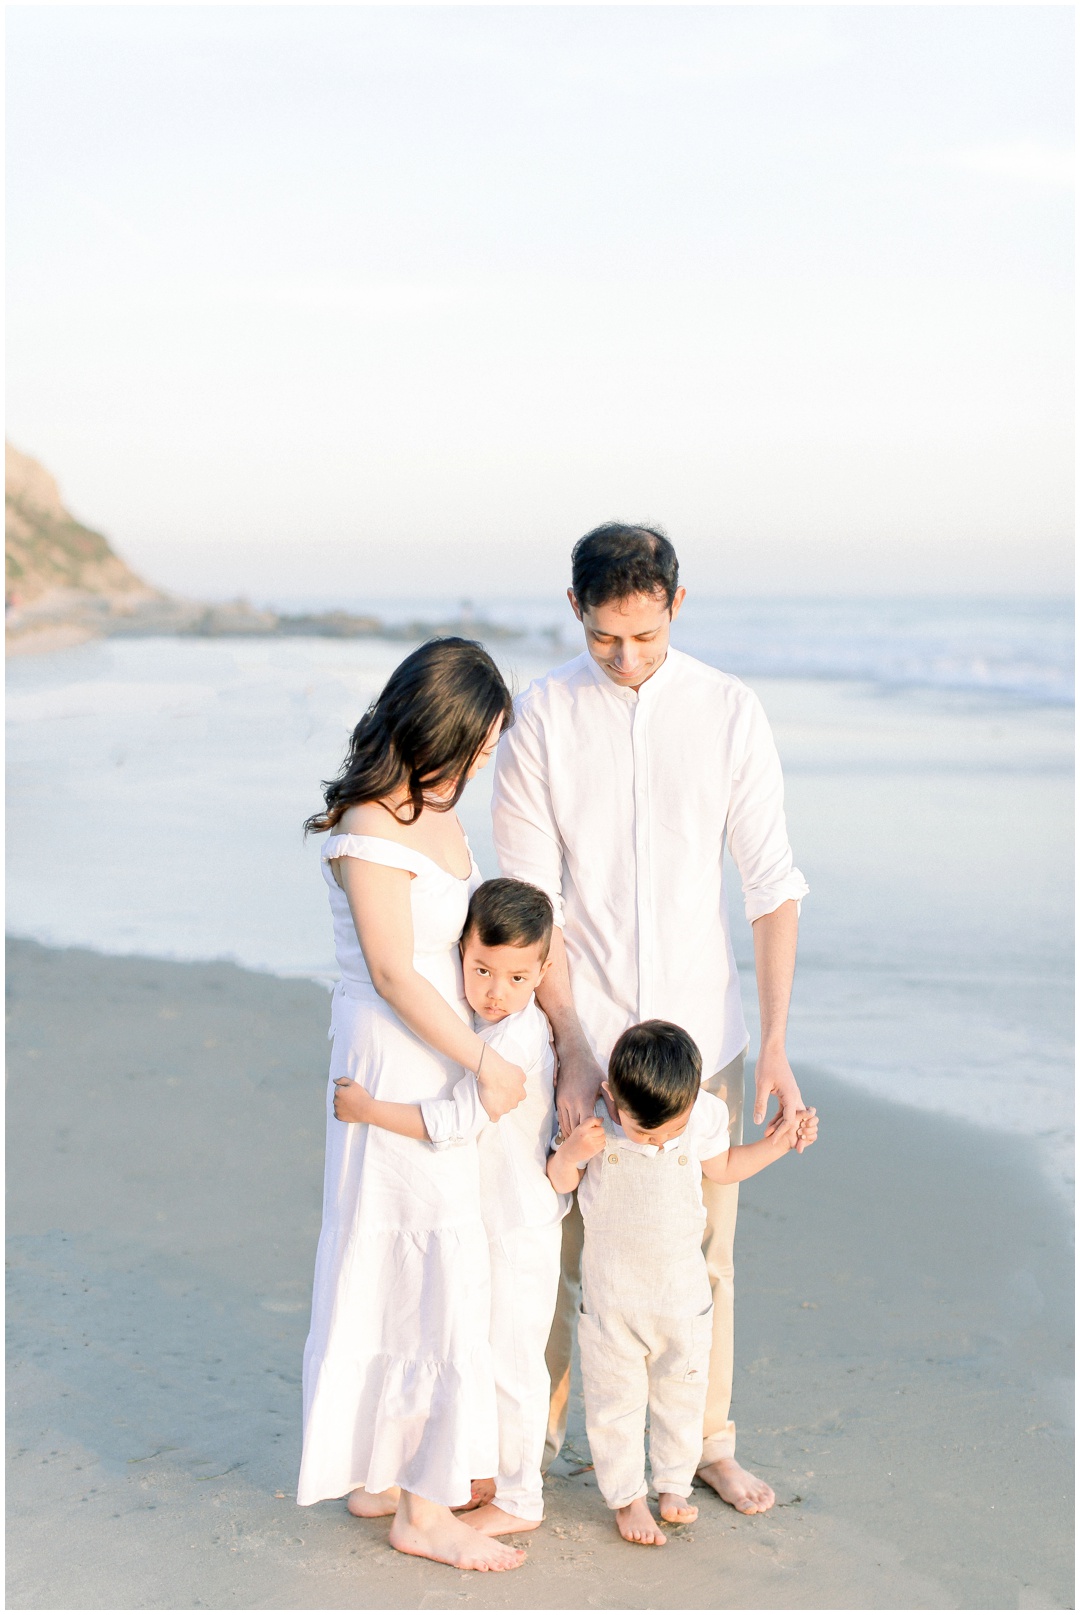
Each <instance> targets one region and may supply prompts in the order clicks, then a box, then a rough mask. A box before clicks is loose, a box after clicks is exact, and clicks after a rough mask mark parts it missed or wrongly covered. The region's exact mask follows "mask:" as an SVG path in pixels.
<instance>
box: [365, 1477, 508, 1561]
mask: <svg viewBox="0 0 1080 1615" xmlns="http://www.w3.org/2000/svg"><path fill="white" fill-rule="evenodd" d="M390 1546H391V1547H392V1548H396V1549H397V1551H398V1552H399V1553H412V1554H415V1555H416V1557H417V1558H419V1559H435V1560H437V1561H438V1563H439V1564H443V1565H453V1566H454V1568H455V1569H457V1570H517V1569H518V1567H519V1566H520V1565H523V1564H524V1563H525V1554H524V1553H523V1551H522V1550H521V1548H509V1547H507V1546H506V1544H505V1543H504V1542H496V1541H494V1540H493V1538H491V1537H489V1536H481V1534H480V1532H479V1531H474V1530H473V1528H472V1526H471V1525H466V1524H465V1521H464V1520H459V1519H456V1518H455V1516H454V1515H453V1514H451V1512H450V1510H449V1509H448V1508H445V1507H444V1506H443V1505H442V1504H441V1503H429V1502H428V1501H427V1499H426V1498H423V1497H417V1495H416V1493H415V1492H402V1494H401V1502H400V1503H399V1504H398V1507H397V1512H396V1513H395V1515H394V1523H393V1525H392V1526H391V1527H390Z"/></svg>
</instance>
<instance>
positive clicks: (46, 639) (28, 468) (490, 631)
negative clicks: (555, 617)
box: [5, 443, 519, 656]
mask: <svg viewBox="0 0 1080 1615" xmlns="http://www.w3.org/2000/svg"><path fill="white" fill-rule="evenodd" d="M6 448H7V454H6V478H5V480H6V495H7V498H6V505H7V515H6V539H7V543H6V555H7V612H6V627H7V633H6V650H7V654H8V655H9V656H10V655H12V654H20V653H24V652H27V651H51V650H61V649H63V648H64V647H65V646H68V645H77V644H79V643H80V642H81V641H82V640H86V639H98V638H101V637H103V636H109V637H111V638H114V637H119V636H122V635H139V636H148V635H157V634H183V635H197V636H199V637H201V638H237V637H240V636H245V637H246V636H250V635H268V634H287V635H290V636H294V637H303V638H322V639H326V638H332V639H367V638H386V639H398V640H405V641H412V640H422V639H428V638H430V637H431V635H433V634H464V635H466V636H467V637H468V638H470V639H475V638H482V639H515V638H517V637H519V636H518V633H517V631H516V630H514V629H508V628H504V627H502V626H500V625H499V624H497V623H488V622H484V621H483V620H481V619H480V618H476V617H474V616H473V615H472V611H471V607H468V606H467V603H466V602H462V615H461V616H460V617H459V618H455V619H454V620H453V621H449V622H437V623H432V622H410V623H402V624H397V625H395V626H393V627H390V626H388V625H386V624H385V623H383V622H381V621H380V619H379V618H378V617H375V616H368V615H363V616H359V615H356V614H354V613H352V612H346V611H326V612H313V613H304V614H303V615H289V614H285V613H281V614H279V613H278V612H276V611H260V610H257V609H255V608H253V607H252V606H251V605H249V603H248V602H247V601H246V600H233V601H231V602H228V603H225V604H207V603H206V602H205V601H201V600H181V599H178V598H177V597H176V596H175V595H170V594H165V593H164V592H163V591H162V590H160V589H154V588H151V587H150V585H149V584H148V583H144V582H143V580H142V578H140V577H137V576H136V575H135V573H134V572H133V571H132V570H131V568H130V567H129V566H126V565H125V564H124V562H123V561H122V560H121V559H120V557H119V556H118V555H116V554H115V553H114V552H113V550H112V548H111V546H110V545H109V542H108V540H107V539H106V538H103V537H102V535H101V534H100V533H95V532H94V531H93V529H92V528H90V527H84V526H83V524H82V522H79V521H76V520H75V517H74V516H72V515H71V513H70V511H68V510H65V508H64V504H63V501H62V500H61V498H60V490H59V488H58V487H57V485H56V482H55V480H54V479H53V477H51V476H50V474H49V473H48V471H46V470H45V467H44V466H42V465H39V464H38V462H37V461H36V460H32V459H31V458H30V456H29V455H28V454H20V452H19V450H18V449H14V448H12V446H11V444H10V443H9V444H7V446H6Z"/></svg>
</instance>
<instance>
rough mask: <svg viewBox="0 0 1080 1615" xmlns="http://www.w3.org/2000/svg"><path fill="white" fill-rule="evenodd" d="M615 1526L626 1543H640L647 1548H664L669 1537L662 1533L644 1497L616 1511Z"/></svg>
mask: <svg viewBox="0 0 1080 1615" xmlns="http://www.w3.org/2000/svg"><path fill="white" fill-rule="evenodd" d="M615 1524H616V1525H617V1526H618V1527H619V1535H620V1536H621V1537H622V1538H623V1540H624V1541H626V1542H640V1543H641V1545H642V1547H645V1548H662V1547H663V1546H664V1543H665V1542H666V1541H667V1537H666V1536H665V1535H664V1533H663V1531H661V1529H660V1527H659V1526H658V1525H657V1523H656V1521H655V1520H654V1519H653V1517H652V1514H651V1512H650V1510H649V1505H648V1503H646V1501H645V1499H644V1498H643V1497H639V1498H637V1499H636V1500H635V1501H634V1502H633V1503H628V1504H627V1505H626V1507H625V1508H617V1509H616V1510H615Z"/></svg>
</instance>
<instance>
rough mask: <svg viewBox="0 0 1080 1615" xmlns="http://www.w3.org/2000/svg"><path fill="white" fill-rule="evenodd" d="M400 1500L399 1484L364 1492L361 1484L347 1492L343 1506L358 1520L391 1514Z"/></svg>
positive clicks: (373, 1518)
mask: <svg viewBox="0 0 1080 1615" xmlns="http://www.w3.org/2000/svg"><path fill="white" fill-rule="evenodd" d="M400 1500H401V1488H400V1487H399V1486H390V1487H388V1488H387V1490H386V1491H385V1492H366V1491H365V1490H364V1488H363V1487H362V1486H358V1487H357V1488H356V1490H355V1491H354V1492H350V1493H349V1501H348V1503H347V1504H346V1505H345V1506H346V1508H347V1509H348V1511H349V1513H350V1514H355V1515H356V1517H357V1519H358V1520H375V1519H378V1517H379V1515H380V1514H393V1513H394V1511H395V1509H396V1508H397V1506H398V1503H399V1502H400Z"/></svg>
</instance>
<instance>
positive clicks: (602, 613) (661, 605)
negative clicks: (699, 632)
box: [567, 589, 686, 690]
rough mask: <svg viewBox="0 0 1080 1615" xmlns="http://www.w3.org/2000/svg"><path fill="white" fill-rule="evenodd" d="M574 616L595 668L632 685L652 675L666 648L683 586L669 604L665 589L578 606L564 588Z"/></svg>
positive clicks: (624, 684) (621, 684) (623, 685)
mask: <svg viewBox="0 0 1080 1615" xmlns="http://www.w3.org/2000/svg"><path fill="white" fill-rule="evenodd" d="M567 596H568V598H569V601H570V604H571V605H572V606H573V608H574V615H575V616H576V617H577V620H578V622H580V624H581V626H582V627H583V628H584V630H585V644H586V646H587V647H588V652H589V655H590V656H591V657H592V659H593V661H594V662H595V663H596V664H597V666H598V667H601V668H603V670H604V672H605V673H606V674H607V676H608V678H609V679H610V680H611V682H612V684H617V685H618V686H619V687H620V689H624V690H627V689H628V690H636V689H637V687H638V685H640V684H644V683H645V680H646V679H649V678H651V677H652V675H653V674H654V673H655V672H656V670H657V668H658V667H659V666H660V665H661V664H662V662H663V660H664V657H665V656H666V655H667V653H668V641H669V640H670V638H671V625H672V623H673V622H674V621H675V618H676V617H677V616H678V615H679V611H680V609H681V607H682V603H683V600H684V598H685V596H686V590H685V589H676V591H675V598H674V600H673V601H672V602H671V609H670V611H669V610H668V604H667V601H666V600H665V598H664V596H663V594H632V595H629V596H628V597H627V598H626V599H625V600H606V601H605V602H604V604H603V605H602V606H582V605H580V604H579V603H578V598H577V596H576V595H575V593H574V591H573V589H568V590H567Z"/></svg>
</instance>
